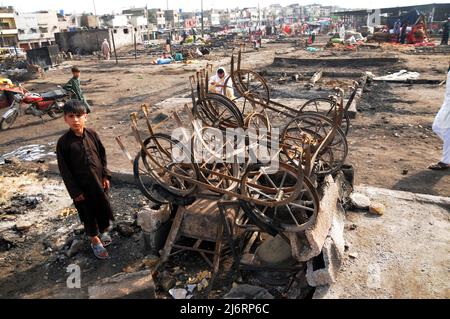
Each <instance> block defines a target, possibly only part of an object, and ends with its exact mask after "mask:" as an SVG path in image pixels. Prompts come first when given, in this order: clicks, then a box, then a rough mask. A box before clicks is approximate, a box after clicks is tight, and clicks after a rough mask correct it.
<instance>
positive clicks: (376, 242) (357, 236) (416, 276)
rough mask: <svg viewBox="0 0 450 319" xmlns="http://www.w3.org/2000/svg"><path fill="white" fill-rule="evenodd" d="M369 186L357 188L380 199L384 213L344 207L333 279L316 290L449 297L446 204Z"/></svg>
mask: <svg viewBox="0 0 450 319" xmlns="http://www.w3.org/2000/svg"><path fill="white" fill-rule="evenodd" d="M373 189H374V188H373V187H367V188H366V187H362V188H360V189H357V191H358V192H360V193H362V194H366V195H367V196H368V197H369V198H370V199H371V200H372V201H376V202H378V203H383V204H384V205H385V206H386V212H385V213H384V214H383V216H374V215H371V214H369V213H367V212H364V211H348V212H347V214H346V219H347V221H346V226H345V229H346V232H345V239H346V242H347V245H348V249H347V253H346V257H345V259H344V261H343V266H342V268H341V269H340V271H339V274H338V278H337V281H336V283H335V284H334V285H332V286H331V288H330V289H323V288H320V289H317V290H316V296H317V297H319V296H322V298H323V297H325V298H345V299H348V298H353V299H354V298H370V299H377V298H378V299H384V298H390V299H392V298H395V299H398V298H400V299H406V298H419V299H429V298H431V299H435V298H441V299H448V298H449V297H450V294H449V289H448V288H449V287H448V282H449V280H450V278H449V273H448V265H449V259H448V253H447V251H448V243H449V241H448V231H449V227H448V225H449V215H448V209H449V208H450V207H449V206H448V205H442V206H440V205H436V204H435V203H432V202H431V201H430V202H426V201H417V200H408V199H407V198H408V194H404V193H403V192H393V193H392V194H390V196H385V195H384V194H382V192H381V193H378V190H376V189H375V191H373ZM368 190H369V191H368ZM375 229H376V231H375Z"/></svg>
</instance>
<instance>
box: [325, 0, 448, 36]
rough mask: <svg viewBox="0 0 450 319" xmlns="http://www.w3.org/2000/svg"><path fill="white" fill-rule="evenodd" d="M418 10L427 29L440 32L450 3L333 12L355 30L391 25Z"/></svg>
mask: <svg viewBox="0 0 450 319" xmlns="http://www.w3.org/2000/svg"><path fill="white" fill-rule="evenodd" d="M414 10H417V11H419V12H420V13H422V14H423V15H424V16H425V21H426V22H427V28H428V29H431V30H433V31H436V32H437V31H438V30H439V29H440V28H441V23H442V22H444V21H446V19H447V18H448V16H450V3H431V4H424V5H416V6H405V7H391V8H379V9H373V10H370V9H369V10H367V9H363V10H346V11H336V12H333V13H332V14H333V16H335V17H336V18H337V19H338V20H340V21H341V22H343V23H345V24H346V25H349V26H351V27H353V28H355V29H357V30H358V29H359V28H361V27H363V26H366V25H368V24H369V25H371V24H378V23H379V24H382V25H390V24H392V21H393V20H395V19H398V18H399V17H401V16H405V15H406V14H408V13H409V12H411V11H414Z"/></svg>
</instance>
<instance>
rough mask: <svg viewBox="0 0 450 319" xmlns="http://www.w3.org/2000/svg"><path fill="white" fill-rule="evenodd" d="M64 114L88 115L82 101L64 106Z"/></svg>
mask: <svg viewBox="0 0 450 319" xmlns="http://www.w3.org/2000/svg"><path fill="white" fill-rule="evenodd" d="M63 110H64V114H69V113H74V114H77V115H82V114H87V109H86V105H84V103H83V101H80V100H69V101H67V102H66V103H65V104H64V107H63Z"/></svg>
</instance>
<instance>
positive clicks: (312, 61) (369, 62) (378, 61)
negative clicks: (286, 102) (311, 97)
mask: <svg viewBox="0 0 450 319" xmlns="http://www.w3.org/2000/svg"><path fill="white" fill-rule="evenodd" d="M398 60H399V58H398V56H388V57H352V58H306V59H305V58H289V57H275V59H274V62H273V65H274V66H287V65H300V66H327V67H349V66H352V67H355V66H374V65H383V64H393V63H397V62H398Z"/></svg>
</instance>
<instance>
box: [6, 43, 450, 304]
mask: <svg viewBox="0 0 450 319" xmlns="http://www.w3.org/2000/svg"><path fill="white" fill-rule="evenodd" d="M320 40H321V39H320V38H319V44H320V43H321V42H320ZM292 46H293V44H291V43H271V44H265V45H264V48H262V49H260V50H258V51H253V50H249V52H247V53H245V54H243V59H244V60H243V64H244V65H245V67H246V68H254V69H257V70H260V71H261V70H264V69H270V68H272V69H277V70H278V69H280V68H274V67H272V66H271V65H272V62H273V60H274V57H275V55H277V54H281V53H283V52H286V51H290V50H291V51H292ZM391 49H392V48H391ZM391 49H390V50H391ZM374 50H375V51H370V52H371V54H377V52H378V51H379V53H380V54H384V53H385V52H384V51H383V50H386V49H382V48H377V49H374ZM377 50H378V51H377ZM392 50H395V54H398V55H399V57H400V61H399V62H398V63H397V64H395V65H386V66H381V67H367V68H358V70H357V71H361V72H364V71H371V72H373V73H374V74H376V75H385V74H388V73H389V72H397V71H399V70H401V69H407V70H409V71H416V72H419V73H420V74H421V78H427V79H442V80H443V79H445V74H446V70H447V65H448V55H445V54H442V53H440V54H432V53H430V54H428V55H423V54H420V55H419V54H413V53H412V52H411V50H405V51H404V52H402V51H400V50H397V49H396V48H394V49H392ZM127 52H128V51H127V50H123V52H122V53H121V54H120V56H119V64H115V61H114V60H111V61H99V60H97V59H95V58H92V57H83V58H82V59H81V60H76V61H66V62H65V63H64V64H63V65H61V66H59V67H57V68H55V69H52V70H49V71H48V72H46V74H45V78H42V79H37V80H32V81H30V82H28V83H25V84H24V85H25V87H26V88H27V89H31V90H34V91H37V92H44V91H46V90H50V89H53V88H55V87H56V85H58V84H63V83H65V82H66V81H67V80H68V79H69V78H70V76H71V74H70V67H71V66H72V65H78V66H79V67H80V68H81V70H82V73H81V80H82V81H87V83H86V84H85V85H83V87H82V88H83V91H84V92H85V96H86V97H87V99H88V100H90V101H91V102H92V103H91V104H92V106H93V113H92V114H90V115H89V126H91V127H92V128H94V129H95V130H97V132H98V133H99V135H100V136H101V138H102V141H103V142H104V144H105V146H106V150H107V156H108V162H109V168H110V169H112V170H114V171H117V172H131V171H132V168H131V165H130V163H129V162H128V161H127V160H126V158H125V157H124V155H123V154H122V152H121V150H120V148H119V147H118V145H117V143H116V141H115V140H114V138H115V137H116V136H118V135H124V136H125V140H126V141H127V146H128V145H129V146H130V149H131V150H134V149H133V145H135V142H134V140H133V138H132V136H131V129H130V122H129V113H130V112H133V111H138V110H139V107H140V105H141V104H142V103H146V104H149V105H150V106H151V117H155V116H157V115H158V114H160V113H161V112H162V113H167V112H168V111H169V110H170V106H169V107H167V106H166V107H165V108H164V109H162V108H157V107H154V105H155V104H156V103H158V102H161V101H163V100H165V99H167V98H171V97H174V96H186V95H187V94H188V93H189V85H188V78H189V76H190V75H192V74H193V73H194V72H195V71H196V70H197V69H199V68H201V67H204V66H205V65H206V64H207V63H213V65H214V68H216V67H219V66H223V65H228V64H229V61H230V58H229V52H228V53H226V52H222V51H220V50H218V51H213V53H212V54H211V55H210V56H208V57H207V59H202V60H199V61H194V62H193V63H192V64H187V65H185V64H172V65H159V66H156V65H150V63H149V62H150V57H149V56H145V55H140V56H139V57H138V59H137V60H135V59H134V56H133V55H132V54H128V53H127ZM325 53H327V51H324V52H320V53H317V54H314V53H307V52H306V51H304V50H301V49H296V50H295V51H294V52H293V53H292V52H290V53H289V54H295V55H298V56H299V57H307V56H314V55H317V56H320V55H321V54H322V55H323V54H325ZM327 54H328V53H327ZM346 54H347V53H346V52H344V51H343V52H335V53H333V55H342V56H345V55H346ZM306 69H308V70H310V71H311V70H313V69H312V68H311V67H308V68H302V67H299V68H298V70H299V72H301V71H304V70H306ZM290 71H292V69H290ZM342 71H344V72H345V71H355V69H354V68H352V66H348V67H346V68H342ZM324 81H325V80H324ZM324 83H325V82H324ZM289 85H290V86H292V89H293V90H294V91H295V90H296V88H295V84H289ZM299 85H301V86H302V87H303V84H299ZM274 87H276V89H277V90H280V89H281V90H282V87H281V88H280V86H277V85H275V84H274ZM319 87H320V89H318V88H314V89H312V90H311V91H308V93H307V94H308V96H309V95H311V94H314V93H315V92H317V94H318V95H319V94H320V95H324V94H325V95H326V94H327V89H326V88H325V87H326V86H325V85H324V88H322V87H321V86H320V85H319ZM444 90H445V87H444V86H438V85H430V84H415V85H411V84H389V83H382V82H374V83H372V84H371V85H368V86H366V89H365V92H364V94H363V98H362V100H361V102H360V103H359V112H358V114H357V118H356V119H355V120H352V122H351V129H350V133H349V135H348V142H349V156H348V158H347V163H348V164H351V165H353V166H354V168H355V178H356V180H355V184H356V185H359V184H366V185H371V186H379V187H385V188H388V189H394V190H404V191H411V192H417V193H424V194H431V195H439V196H449V195H450V175H449V173H448V172H445V171H443V172H434V171H430V170H428V169H427V168H426V167H427V166H428V165H429V164H430V163H432V162H436V161H438V160H439V159H440V156H441V147H442V142H441V141H440V140H439V139H438V138H437V137H436V136H435V135H434V133H433V132H432V130H431V125H432V122H433V119H434V116H435V114H436V113H437V111H438V109H439V107H440V106H441V104H442V101H443V96H444ZM298 92H299V93H298V95H301V94H302V92H304V91H302V90H298ZM295 97H296V98H297V97H298V96H295ZM3 111H4V110H0V113H2V112H3ZM66 129H67V127H66V125H65V123H64V121H63V120H62V119H58V120H50V119H45V122H44V123H42V121H41V120H40V119H39V118H37V117H31V116H29V115H27V116H22V117H19V118H18V120H17V122H16V123H15V125H14V126H13V127H12V128H11V129H9V130H7V131H2V132H0V155H2V154H5V153H7V152H11V151H13V150H15V149H17V148H18V147H21V146H27V145H30V144H47V143H50V144H49V145H54V144H53V143H55V142H56V141H57V139H58V137H59V136H61V135H62V134H63V133H64V132H65V130H66ZM50 147H53V146H50ZM52 159H53V160H54V158H52V157H49V158H48V159H47V161H51V160H52ZM0 185H1V189H2V194H0V287H1V288H0V297H2V298H58V297H69V298H86V297H87V287H88V286H89V285H92V284H95V283H96V282H97V281H98V280H100V279H102V278H107V277H110V276H112V275H113V274H116V273H118V272H121V271H128V272H131V271H133V270H137V269H143V268H146V267H147V266H146V263H144V262H143V259H144V257H145V256H144V253H143V245H144V243H143V239H142V238H141V234H140V232H139V229H138V227H137V226H136V223H135V214H136V211H137V210H138V209H139V208H140V207H142V206H143V205H144V197H143V196H142V195H141V194H140V192H139V190H138V189H137V187H133V186H130V185H126V184H120V183H113V188H112V191H111V198H112V203H113V207H114V209H115V212H116V214H117V216H116V217H117V221H116V227H115V230H114V232H113V240H114V244H113V249H112V250H111V251H112V260H110V261H109V262H108V263H102V262H100V261H97V260H94V259H93V258H92V253H91V252H90V249H89V247H88V246H87V245H84V246H83V247H82V248H80V249H79V251H77V253H76V254H75V255H73V256H71V257H67V256H66V254H65V252H66V251H67V250H68V248H69V247H70V245H71V244H72V243H73V242H74V241H75V240H81V238H82V235H83V231H82V228H81V227H80V225H79V223H78V220H77V218H78V217H77V215H76V213H75V212H74V210H73V208H71V202H70V199H69V198H68V195H67V194H66V191H65V188H64V185H63V184H62V183H61V180H60V178H59V177H58V176H55V175H52V174H50V173H48V172H47V170H46V166H45V164H35V163H31V164H5V165H0ZM4 190H8V191H4ZM49 199H50V200H49ZM424 209H427V207H425V208H424ZM392 214H393V213H392ZM439 214H440V215H439V216H438V217H439V218H441V217H442V218H443V221H442V224H439V225H441V226H442V227H444V228H445V227H447V228H448V220H447V219H446V218H447V217H445V216H444V217H445V218H444V217H443V216H442V215H445V212H444V213H443V212H439ZM409 216H410V215H408V214H405V216H404V217H405V218H409ZM433 216H434V215H433ZM349 218H350V220H351V221H355V222H358V223H359V219H361V218H363V217H360V216H359V215H353V214H349ZM415 218H416V219H417V218H419V219H420V217H417V216H416V217H415ZM429 218H430V219H433V218H434V217H429ZM416 219H414V220H416ZM369 221H372V220H369ZM416 221H417V223H419V221H418V220H416ZM18 222H21V223H25V226H23V227H24V228H25V229H22V230H19V229H17V227H16V226H14V225H16V224H17V223H18ZM27 222H31V223H32V226H29V225H27ZM430 222H433V221H430ZM19 224H20V223H19ZM117 225H119V226H117ZM120 225H121V226H120ZM446 225H447V226H446ZM28 226H29V228H28ZM15 227H16V228H15ZM364 227H366V228H364ZM364 227H362V228H361V231H363V230H364V233H359V235H361V236H368V237H370V236H371V230H373V229H374V227H376V226H374V225H373V224H368V225H367V226H364ZM427 227H428V226H427ZM430 227H431V226H430ZM429 231H431V230H429V229H427V233H426V234H428V232H429ZM426 234H423V236H425V237H424V240H426V238H427V237H426V236H427V235H426ZM441 235H442V234H441ZM377 236H381V237H382V236H383V235H382V234H381V233H380V234H378V235H377ZM421 238H422V237H421ZM398 239H399V240H400V239H401V237H399V238H398ZM441 239H442V240H446V235H445V234H443V238H441ZM411 240H412V241H413V242H415V239H414V238H411ZM447 241H448V240H447ZM367 245H368V246H367V247H368V249H372V248H373V247H371V246H370V245H369V244H367ZM369 246H370V247H369ZM421 247H422V246H421ZM360 248H361V249H365V246H364V244H363V245H362V246H360ZM423 248H425V246H424V247H423ZM390 249H391V250H392V251H393V250H395V249H397V248H396V247H394V248H392V247H391V248H390ZM381 250H383V248H381ZM391 250H390V251H391ZM189 256H190V255H187V257H186V256H184V255H183V257H184V260H183V261H189V260H190V259H189V258H191V257H189ZM416 257H417V258H419V257H420V256H419V252H417V256H416ZM416 257H415V258H416ZM393 258H394V257H393ZM419 259H420V258H419ZM417 260H418V259H417ZM415 261H416V259H414V260H412V261H411V262H415ZM189 262H190V263H191V264H192V265H195V264H196V263H198V259H195V258H194V259H192V260H190V261H189ZM73 263H75V264H79V265H80V267H81V268H82V269H83V276H84V277H83V289H81V290H77V289H75V290H74V289H67V288H66V283H65V280H66V278H67V273H66V267H67V266H68V265H70V264H73ZM151 263H152V261H148V262H147V264H151ZM176 264H177V263H176V262H175V264H174V265H176ZM184 268H185V269H183V270H184V271H187V268H189V267H184ZM204 269H207V267H206V264H205V265H202V266H200V267H193V268H192V269H191V272H192V273H190V274H186V273H185V274H180V272H179V271H175V273H176V276H177V278H178V279H177V280H179V281H182V282H186V280H188V277H189V276H191V277H195V276H196V272H201V271H202V270H204ZM172 271H173V270H172ZM181 277H183V278H181ZM423 280H426V278H424V279H423ZM400 287H402V289H403V288H405V287H404V286H400ZM405 289H410V288H408V287H406V288H405ZM221 293H222V292H220V291H219V292H217V295H218V296H220V295H221ZM380 296H381V295H380ZM404 296H406V297H414V296H415V295H414V294H405V295H404ZM404 296H403V297H404ZM426 296H430V297H436V296H441V297H442V294H441V292H440V291H437V292H436V293H434V292H430V293H429V294H427V295H426ZM159 297H161V298H166V297H168V295H167V293H165V294H164V293H162V294H160V295H159ZM197 297H201V294H199V295H198V296H197ZM342 297H345V296H342ZM372 297H376V296H375V295H373V296H372ZM387 297H399V296H387ZM400 297H402V296H400Z"/></svg>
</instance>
